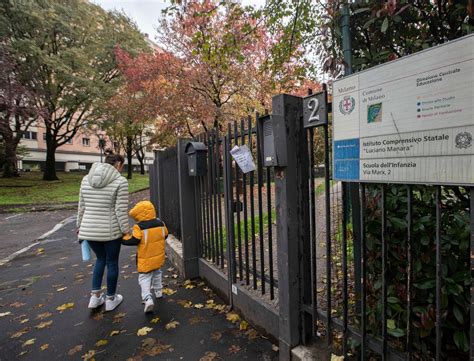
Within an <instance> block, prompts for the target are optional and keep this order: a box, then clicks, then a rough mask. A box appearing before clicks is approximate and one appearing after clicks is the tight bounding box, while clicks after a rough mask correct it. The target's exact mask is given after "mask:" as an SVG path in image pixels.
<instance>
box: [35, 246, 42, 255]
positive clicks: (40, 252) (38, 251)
mask: <svg viewBox="0 0 474 361" xmlns="http://www.w3.org/2000/svg"><path fill="white" fill-rule="evenodd" d="M43 253H44V248H38V250H37V251H36V254H37V255H39V254H43Z"/></svg>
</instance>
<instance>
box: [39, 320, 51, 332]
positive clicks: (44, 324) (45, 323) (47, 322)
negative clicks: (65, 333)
mask: <svg viewBox="0 0 474 361" xmlns="http://www.w3.org/2000/svg"><path fill="white" fill-rule="evenodd" d="M52 323H53V320H49V321H43V322H41V323H40V324H38V325H36V326H35V328H37V329H38V330H41V329H43V328H46V327H48V326H51V324H52Z"/></svg>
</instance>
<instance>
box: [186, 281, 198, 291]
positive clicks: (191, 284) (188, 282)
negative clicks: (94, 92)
mask: <svg viewBox="0 0 474 361" xmlns="http://www.w3.org/2000/svg"><path fill="white" fill-rule="evenodd" d="M195 287H196V286H195V285H194V284H193V282H192V281H191V280H186V281H184V288H186V289H187V290H192V289H193V288H195Z"/></svg>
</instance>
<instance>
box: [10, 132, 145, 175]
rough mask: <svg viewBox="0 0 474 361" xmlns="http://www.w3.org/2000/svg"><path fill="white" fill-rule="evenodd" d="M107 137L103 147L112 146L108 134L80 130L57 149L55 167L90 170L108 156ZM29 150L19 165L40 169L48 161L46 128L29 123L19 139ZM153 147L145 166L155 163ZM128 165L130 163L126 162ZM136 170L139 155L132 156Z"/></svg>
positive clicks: (28, 169)
mask: <svg viewBox="0 0 474 361" xmlns="http://www.w3.org/2000/svg"><path fill="white" fill-rule="evenodd" d="M101 138H102V139H104V141H105V142H104V143H105V144H104V146H103V149H108V148H113V144H111V141H110V139H108V138H107V136H106V135H100V136H99V135H98V134H96V133H95V132H93V131H91V130H89V129H86V128H85V129H84V130H83V131H80V132H78V133H77V134H76V135H75V136H74V138H73V139H71V140H70V141H69V142H68V143H66V144H64V145H62V146H60V147H59V148H58V149H57V150H56V170H58V171H65V172H71V171H84V170H88V169H89V168H90V167H91V166H92V164H93V163H94V162H100V161H103V159H104V158H105V156H104V154H103V149H101V147H100V146H99V143H100V139H101ZM20 145H22V146H23V147H24V148H25V150H26V155H25V156H23V157H19V159H18V169H19V170H21V171H27V172H28V171H40V170H43V169H44V166H45V164H46V131H45V129H44V128H43V127H40V126H35V127H30V128H29V130H28V131H27V132H25V133H24V134H23V137H22V140H21V142H20ZM153 159H154V154H153V152H152V151H147V152H146V153H145V170H146V171H148V166H149V165H150V164H151V163H153ZM125 166H126V167H127V166H128V165H127V164H125ZM132 166H133V168H134V170H137V171H138V170H139V169H140V163H139V161H138V159H137V158H136V157H134V158H133V161H132Z"/></svg>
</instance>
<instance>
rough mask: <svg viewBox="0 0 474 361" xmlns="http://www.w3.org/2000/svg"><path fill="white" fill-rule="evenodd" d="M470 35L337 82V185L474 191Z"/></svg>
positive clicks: (473, 60)
mask: <svg viewBox="0 0 474 361" xmlns="http://www.w3.org/2000/svg"><path fill="white" fill-rule="evenodd" d="M473 105H474V35H469V36H466V37H463V38H460V39H457V40H455V41H452V42H449V43H446V44H443V45H440V46H437V47H434V48H430V49H427V50H425V51H422V52H419V53H416V54H413V55H410V56H407V57H404V58H401V59H399V60H396V61H392V62H389V63H387V64H383V65H380V66H377V67H375V68H372V69H370V70H367V71H363V72H360V73H357V74H354V75H351V76H348V77H346V78H343V79H341V80H337V81H335V82H334V86H333V119H334V133H333V141H334V144H333V162H334V178H335V179H338V180H344V181H362V182H364V181H367V182H394V183H396V182H403V183H424V184H453V185H454V184H459V185H474V112H473Z"/></svg>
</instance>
